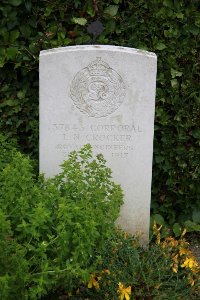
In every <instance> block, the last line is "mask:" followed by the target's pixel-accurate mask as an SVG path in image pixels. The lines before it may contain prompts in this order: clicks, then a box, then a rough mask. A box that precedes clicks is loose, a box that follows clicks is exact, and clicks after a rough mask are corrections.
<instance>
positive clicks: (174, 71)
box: [171, 68, 183, 78]
mask: <svg viewBox="0 0 200 300" xmlns="http://www.w3.org/2000/svg"><path fill="white" fill-rule="evenodd" d="M171 75H172V78H175V77H181V76H182V75H183V72H180V71H177V70H175V69H173V68H171Z"/></svg>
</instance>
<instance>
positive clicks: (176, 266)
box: [172, 264, 178, 273]
mask: <svg viewBox="0 0 200 300" xmlns="http://www.w3.org/2000/svg"><path fill="white" fill-rule="evenodd" d="M172 270H173V272H174V273H177V272H178V265H177V264H173V268H172Z"/></svg>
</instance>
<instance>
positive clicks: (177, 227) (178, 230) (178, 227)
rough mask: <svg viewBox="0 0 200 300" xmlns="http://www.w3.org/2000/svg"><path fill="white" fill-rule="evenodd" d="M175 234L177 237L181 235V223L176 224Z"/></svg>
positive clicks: (174, 227) (174, 226)
mask: <svg viewBox="0 0 200 300" xmlns="http://www.w3.org/2000/svg"><path fill="white" fill-rule="evenodd" d="M173 232H174V234H175V236H176V237H177V236H180V235H181V232H182V228H181V226H180V224H179V223H174V225H173Z"/></svg>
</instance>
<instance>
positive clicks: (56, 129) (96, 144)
mask: <svg viewBox="0 0 200 300" xmlns="http://www.w3.org/2000/svg"><path fill="white" fill-rule="evenodd" d="M49 130H50V131H52V133H53V134H55V135H56V136H57V137H58V144H56V145H55V149H56V151H58V152H60V153H62V155H66V154H68V153H69V152H70V151H72V150H78V149H79V148H80V147H81V146H82V145H83V144H85V143H89V144H91V145H92V147H93V149H94V151H95V152H97V153H99V152H104V151H105V152H106V153H110V155H111V157H113V158H117V159H118V158H119V159H124V158H128V157H129V154H130V153H132V151H133V150H134V142H135V137H136V135H138V134H140V133H142V132H143V131H142V129H141V127H140V126H139V125H136V124H134V123H132V124H120V125H119V124H87V125H86V124H85V125H83V124H82V125H80V124H78V123H77V124H73V123H72V124H69V123H60V124H58V123H53V124H52V126H51V127H50V128H49Z"/></svg>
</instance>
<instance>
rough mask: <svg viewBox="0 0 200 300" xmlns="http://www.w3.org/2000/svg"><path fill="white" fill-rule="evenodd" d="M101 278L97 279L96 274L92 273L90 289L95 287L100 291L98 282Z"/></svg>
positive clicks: (89, 283)
mask: <svg viewBox="0 0 200 300" xmlns="http://www.w3.org/2000/svg"><path fill="white" fill-rule="evenodd" d="M100 279H101V278H100V277H96V276H95V274H94V273H92V275H91V277H90V280H89V282H88V288H89V289H91V288H92V287H93V286H94V287H95V289H96V290H98V289H99V283H98V280H100Z"/></svg>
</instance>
